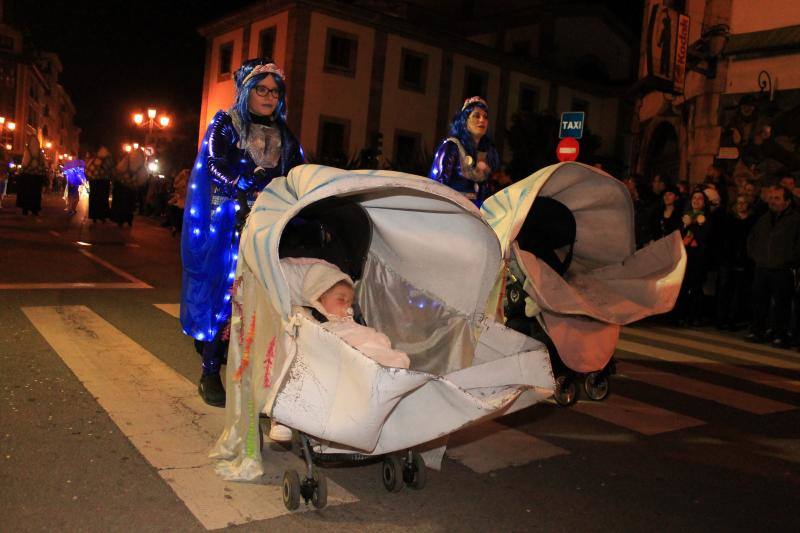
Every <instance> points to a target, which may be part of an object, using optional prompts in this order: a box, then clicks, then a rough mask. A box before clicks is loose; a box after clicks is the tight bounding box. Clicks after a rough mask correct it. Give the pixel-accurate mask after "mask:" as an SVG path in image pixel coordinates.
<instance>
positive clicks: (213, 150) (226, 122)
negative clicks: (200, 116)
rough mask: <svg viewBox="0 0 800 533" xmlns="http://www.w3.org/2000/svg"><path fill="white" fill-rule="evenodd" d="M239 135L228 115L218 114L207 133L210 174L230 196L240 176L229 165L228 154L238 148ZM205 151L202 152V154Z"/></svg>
mask: <svg viewBox="0 0 800 533" xmlns="http://www.w3.org/2000/svg"><path fill="white" fill-rule="evenodd" d="M237 139H238V134H237V133H236V129H235V128H234V127H233V121H232V120H231V117H230V115H228V114H227V113H217V115H216V116H215V117H214V120H213V121H212V122H211V126H209V128H208V132H207V133H206V140H207V141H208V145H207V148H208V153H207V156H206V159H207V164H208V173H209V176H210V178H211V180H212V181H213V182H214V184H215V185H216V186H217V187H218V188H220V189H221V190H222V191H223V192H224V194H225V195H226V196H229V195H230V194H231V192H232V190H233V186H234V184H235V183H236V181H237V178H238V177H239V176H236V175H235V174H234V173H233V172H232V170H231V169H230V168H229V165H228V152H229V151H230V150H231V149H233V148H234V147H235V146H236V141H237ZM202 152H203V151H202V150H201V153H202ZM198 159H199V157H198Z"/></svg>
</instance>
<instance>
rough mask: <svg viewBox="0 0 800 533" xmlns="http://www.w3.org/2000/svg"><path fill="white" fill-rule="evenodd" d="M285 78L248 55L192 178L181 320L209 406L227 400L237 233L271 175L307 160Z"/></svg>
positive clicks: (186, 213) (208, 134) (183, 244)
mask: <svg viewBox="0 0 800 533" xmlns="http://www.w3.org/2000/svg"><path fill="white" fill-rule="evenodd" d="M285 80H286V78H285V76H284V74H283V72H282V71H281V69H280V68H278V66H277V65H275V64H274V63H270V62H269V61H268V60H265V59H251V60H248V61H246V62H245V63H244V64H243V65H242V66H241V67H240V68H239V70H237V71H236V73H235V75H234V81H235V83H236V101H235V102H234V104H233V106H232V107H231V108H230V109H229V110H228V111H218V112H217V114H216V115H215V116H214V119H213V120H212V121H211V124H210V125H209V127H208V130H207V131H206V134H205V137H204V138H203V144H202V146H201V148H200V153H199V154H198V155H197V160H196V161H195V165H194V168H193V169H192V175H191V176H190V178H189V188H188V190H187V196H186V209H185V211H184V218H183V230H182V233H181V259H182V261H183V286H182V289H181V325H182V327H183V332H184V333H185V334H187V335H190V336H191V337H193V338H194V339H195V346H196V347H197V350H198V351H199V352H200V353H201V355H202V357H203V373H202V376H201V378H200V383H199V385H198V390H199V392H200V395H201V396H202V397H203V400H205V402H206V403H208V404H210V405H215V406H220V407H221V406H224V405H225V389H224V388H223V386H222V379H221V378H220V366H221V365H222V362H223V360H224V358H225V356H226V354H227V348H228V334H229V323H230V316H231V296H230V293H229V291H230V288H231V285H232V283H233V281H234V273H235V271H236V260H237V257H238V250H239V230H240V229H241V227H242V225H243V224H244V221H245V219H246V217H247V214H248V213H249V211H250V206H252V204H253V202H254V201H255V198H256V195H257V194H258V193H259V192H260V191H261V190H262V189H263V188H264V187H265V186H266V185H267V184H268V183H269V182H270V181H271V180H272V178H274V177H277V176H285V175H286V174H287V173H288V172H289V170H290V169H291V168H292V167H294V166H297V165H299V164H302V163H303V158H304V156H303V150H302V148H301V146H300V143H299V142H298V141H297V139H296V138H295V137H294V135H292V132H291V131H289V128H288V127H287V125H286V85H285Z"/></svg>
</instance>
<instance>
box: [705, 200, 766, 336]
mask: <svg viewBox="0 0 800 533" xmlns="http://www.w3.org/2000/svg"><path fill="white" fill-rule="evenodd" d="M755 223H756V217H755V215H754V214H753V211H752V209H751V208H750V202H748V200H747V197H746V196H745V195H741V194H740V195H739V196H737V197H736V201H735V202H734V203H733V204H732V206H731V209H730V210H728V211H727V212H726V213H725V216H724V217H723V218H722V219H721V224H720V232H719V236H720V240H721V245H720V247H719V252H720V256H719V260H718V264H719V274H718V276H717V284H716V297H717V301H716V319H715V325H716V327H717V328H719V329H731V330H734V329H736V326H737V322H738V320H739V319H740V318H742V317H743V316H744V315H745V309H746V305H747V302H748V301H749V299H750V298H749V296H750V295H749V293H750V291H749V288H750V286H751V285H752V279H753V262H752V261H751V260H750V258H749V257H747V237H748V236H749V235H750V231H751V230H752V229H753V226H754V225H755Z"/></svg>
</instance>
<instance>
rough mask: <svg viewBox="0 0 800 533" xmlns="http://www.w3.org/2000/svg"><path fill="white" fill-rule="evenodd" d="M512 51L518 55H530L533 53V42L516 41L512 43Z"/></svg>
mask: <svg viewBox="0 0 800 533" xmlns="http://www.w3.org/2000/svg"><path fill="white" fill-rule="evenodd" d="M511 53H512V54H513V55H515V56H517V57H530V55H531V42H530V41H527V40H526V41H514V42H513V43H511Z"/></svg>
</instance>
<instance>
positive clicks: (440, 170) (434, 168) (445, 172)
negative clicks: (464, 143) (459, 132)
mask: <svg viewBox="0 0 800 533" xmlns="http://www.w3.org/2000/svg"><path fill="white" fill-rule="evenodd" d="M460 166H461V162H460V160H459V155H458V148H457V147H456V145H455V143H452V142H450V141H444V142H443V143H442V144H441V145H439V148H438V149H437V150H436V154H434V156H433V164H432V165H431V169H430V171H429V172H428V177H429V178H430V179H432V180H436V181H438V182H439V183H444V184H445V185H449V184H450V181H451V178H452V177H453V176H457V175H458V174H459V168H460Z"/></svg>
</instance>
